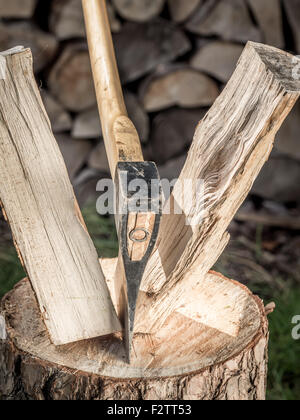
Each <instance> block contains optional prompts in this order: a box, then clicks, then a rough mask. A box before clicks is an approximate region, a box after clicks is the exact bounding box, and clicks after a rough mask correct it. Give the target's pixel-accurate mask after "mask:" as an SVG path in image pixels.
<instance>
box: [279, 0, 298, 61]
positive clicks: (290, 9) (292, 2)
mask: <svg viewBox="0 0 300 420" xmlns="http://www.w3.org/2000/svg"><path fill="white" fill-rule="evenodd" d="M283 4H284V9H285V11H286V14H287V17H288V20H289V23H290V25H291V27H292V31H293V34H294V40H295V47H296V49H297V52H298V53H299V54H300V26H299V22H300V1H299V0H283Z"/></svg>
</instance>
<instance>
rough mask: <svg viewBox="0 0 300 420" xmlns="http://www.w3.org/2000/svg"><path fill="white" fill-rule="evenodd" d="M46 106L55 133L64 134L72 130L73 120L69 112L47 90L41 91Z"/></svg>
mask: <svg viewBox="0 0 300 420" xmlns="http://www.w3.org/2000/svg"><path fill="white" fill-rule="evenodd" d="M41 95H42V99H43V103H44V106H45V108H46V111H47V114H48V117H49V119H50V122H51V127H52V131H53V132H54V133H62V132H64V131H69V130H70V129H71V128H72V118H71V115H70V114H69V112H68V111H65V110H64V108H63V107H62V105H61V104H60V103H59V102H57V100H56V99H55V98H53V96H52V95H51V94H50V93H49V92H48V91H46V90H42V91H41Z"/></svg>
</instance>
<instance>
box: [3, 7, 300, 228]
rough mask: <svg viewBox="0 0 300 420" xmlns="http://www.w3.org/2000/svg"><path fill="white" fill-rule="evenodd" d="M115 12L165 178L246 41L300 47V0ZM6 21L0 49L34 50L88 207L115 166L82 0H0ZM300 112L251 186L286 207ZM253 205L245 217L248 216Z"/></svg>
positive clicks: (145, 137)
mask: <svg viewBox="0 0 300 420" xmlns="http://www.w3.org/2000/svg"><path fill="white" fill-rule="evenodd" d="M109 11H110V19H111V25H112V30H113V33H114V42H115V47H116V52H117V59H118V64H119V68H120V73H121V78H122V82H123V85H124V90H125V97H126V103H127V107H128V110H129V114H130V117H131V118H132V119H133V121H134V122H135V124H136V126H137V129H138V131H139V134H140V136H141V139H142V142H143V145H144V153H145V157H146V159H147V160H154V161H156V162H157V163H158V165H159V169H160V172H161V176H162V177H163V178H169V179H173V178H176V177H177V176H178V175H179V173H180V170H181V168H182V166H183V163H184V161H185V159H186V153H187V150H188V147H189V145H190V143H191V140H192V136H193V133H194V131H195V127H196V125H197V123H198V122H199V121H200V120H201V119H202V118H203V116H204V115H205V113H206V111H207V110H208V108H209V106H210V105H212V103H213V102H214V100H215V99H216V97H217V96H218V94H219V92H220V91H221V90H222V88H223V86H224V84H225V83H226V82H227V81H228V79H229V77H230V76H231V74H232V72H233V70H234V67H235V64H236V62H237V60H238V58H239V56H240V54H241V52H242V49H243V46H244V45H245V43H246V42H247V41H248V40H253V41H258V42H264V43H267V44H270V45H273V46H276V47H278V48H283V49H286V50H288V51H290V52H292V53H295V54H297V53H298V54H300V25H299V21H300V0H282V1H280V0H266V1H261V0H151V1H149V0H111V1H110V2H109ZM0 19H1V20H0V50H5V49H8V48H10V47H12V46H15V45H18V44H22V45H24V46H25V47H30V48H31V49H32V51H33V55H34V68H35V73H36V78H37V80H38V83H39V86H40V89H41V91H42V95H43V99H44V103H45V107H46V109H47V111H48V113H49V116H50V119H51V122H52V126H53V131H54V133H55V135H56V138H57V141H58V143H59V145H60V147H61V150H62V153H63V155H64V158H65V161H66V164H67V167H68V170H69V174H70V177H71V180H72V182H73V185H74V186H75V191H76V194H77V196H78V199H79V202H80V205H84V204H86V203H87V202H88V201H89V200H91V199H94V198H95V197H96V183H97V181H98V180H99V179H100V178H101V177H107V176H108V164H107V159H106V154H105V150H104V144H103V141H102V140H101V128H100V123H99V118H98V112H97V107H96V97H95V93H94V87H93V81H92V75H91V70H90V63H89V56H88V51H87V45H86V40H85V30H84V25H83V16H82V9H81V0H9V1H7V0H0ZM299 117H300V103H299V104H298V106H296V108H295V110H294V111H293V112H292V114H291V115H290V117H289V118H288V120H287V122H286V123H285V125H284V126H283V128H282V129H281V132H280V134H279V136H278V138H277V144H276V148H275V151H274V152H273V154H272V157H271V159H270V161H269V162H268V163H267V165H266V166H265V167H264V169H263V171H262V173H261V175H260V177H259V179H258V180H257V182H256V183H255V185H254V188H253V190H252V193H253V195H254V196H255V197H256V198H257V197H259V198H263V199H264V200H274V201H277V202H281V203H284V204H286V203H287V204H288V207H286V206H285V207H284V212H289V209H290V207H291V206H292V207H293V206H295V205H296V207H297V204H298V203H299V201H300V143H299V134H298V133H299V128H300V127H299V124H300V123H299V121H300V118H299ZM251 206H252V202H251V203H250V204H249V202H248V203H246V205H245V206H244V208H243V209H242V210H241V212H240V215H239V216H238V217H239V218H240V219H241V220H242V219H243V218H244V219H245V218H249V217H251V214H252V207H251ZM273 210H274V206H273V207H272V208H271V209H270V206H269V207H268V208H267V209H263V210H262V214H263V215H264V214H265V212H269V213H268V214H270V212H271V213H272V211H273ZM278 211H279V210H278V207H276V209H275V213H276V217H277V213H278ZM280 212H283V210H282V208H280V211H279V213H280ZM256 214H257V213H256ZM279 216H280V217H283V216H284V215H283V214H280V215H279ZM262 217H263V216H262ZM280 220H281V219H280Z"/></svg>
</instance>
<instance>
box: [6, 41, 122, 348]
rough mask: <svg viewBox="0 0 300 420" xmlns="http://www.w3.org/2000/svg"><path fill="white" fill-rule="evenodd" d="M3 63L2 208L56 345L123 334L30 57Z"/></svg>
mask: <svg viewBox="0 0 300 420" xmlns="http://www.w3.org/2000/svg"><path fill="white" fill-rule="evenodd" d="M0 60H1V61H0V131H1V144H0V200H1V206H2V208H3V212H4V215H5V218H6V220H7V221H8V223H9V224H10V227H11V230H12V234H13V238H14V242H15V245H16V248H17V250H18V253H19V257H20V260H21V262H22V264H23V266H24V268H25V270H26V272H27V273H28V277H29V279H30V281H31V283H32V285H33V288H34V291H35V294H36V296H37V298H38V301H39V307H40V311H41V314H42V317H43V320H44V322H45V324H46V326H47V328H48V331H49V333H50V336H51V340H52V342H53V343H55V344H56V345H61V344H65V343H69V342H73V341H78V340H82V339H85V338H90V337H93V336H94V337H97V336H99V335H105V334H108V333H111V332H113V331H118V330H120V323H119V321H118V319H117V317H116V313H115V311H114V309H113V305H112V302H111V299H110V295H109V291H108V288H107V285H106V283H105V280H104V276H103V273H102V271H101V269H100V267H99V263H98V256H97V252H96V250H95V247H94V245H93V242H92V240H91V238H90V237H89V235H88V233H87V231H86V228H85V224H84V222H83V219H82V216H81V213H80V211H79V208H78V205H77V202H76V199H75V196H74V192H73V189H72V186H71V183H70V180H69V177H68V174H67V170H66V166H65V163H64V161H63V158H62V155H61V153H60V151H59V148H58V145H57V143H56V141H55V139H54V137H53V134H52V131H51V126H50V121H49V119H48V117H47V114H46V112H45V109H44V107H43V104H42V99H41V97H40V94H39V90H38V88H37V85H36V82H35V79H34V75H33V71H32V55H31V52H30V50H28V49H23V48H19V49H15V50H13V51H10V52H9V51H8V52H5V53H2V54H1V56H0ZM99 314H101V315H100V316H99ZM33 331H34V329H33Z"/></svg>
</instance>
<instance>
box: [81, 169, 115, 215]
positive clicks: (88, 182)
mask: <svg viewBox="0 0 300 420" xmlns="http://www.w3.org/2000/svg"><path fill="white" fill-rule="evenodd" d="M109 176H110V175H109V172H101V171H99V170H97V169H94V168H86V169H84V170H83V171H82V172H81V173H80V174H79V175H78V176H77V177H76V178H75V180H74V181H73V185H74V189H75V194H76V197H77V199H78V202H79V205H80V206H81V207H82V206H83V205H85V204H90V203H95V201H96V199H97V198H98V197H99V195H100V194H99V192H97V189H96V188H97V184H98V182H99V181H100V180H101V179H102V178H108V177H109Z"/></svg>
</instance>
